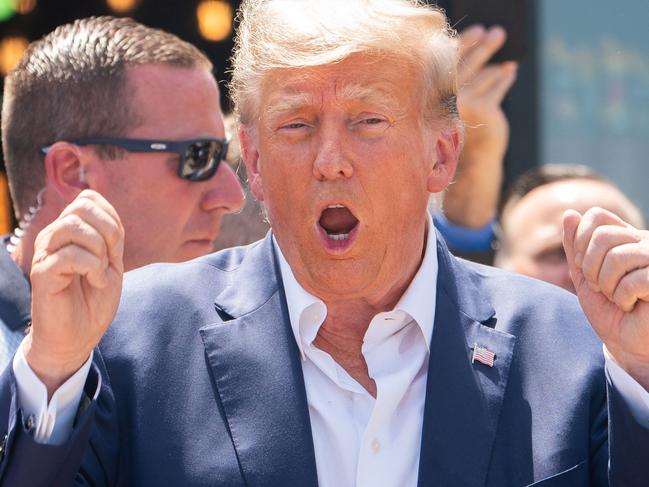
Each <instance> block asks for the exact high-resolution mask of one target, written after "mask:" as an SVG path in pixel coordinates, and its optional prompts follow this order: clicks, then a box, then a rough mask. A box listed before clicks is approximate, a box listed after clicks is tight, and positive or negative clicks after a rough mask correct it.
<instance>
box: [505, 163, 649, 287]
mask: <svg viewBox="0 0 649 487" xmlns="http://www.w3.org/2000/svg"><path fill="white" fill-rule="evenodd" d="M595 206H597V207H600V208H604V209H606V210H608V211H610V212H611V213H613V214H615V215H617V216H619V217H620V218H621V219H622V220H624V221H626V222H628V223H630V224H631V225H633V226H634V227H636V228H640V229H642V228H645V221H644V218H643V216H642V213H641V212H640V210H639V209H638V207H637V206H636V205H634V204H633V203H632V202H631V201H630V200H629V198H627V197H626V196H625V195H624V194H623V193H622V191H620V189H619V188H618V187H616V186H615V185H614V184H613V183H612V182H611V181H608V180H607V179H605V178H604V177H602V176H600V175H599V174H597V173H596V172H595V171H593V170H592V169H590V168H589V167H587V166H582V165H572V164H546V165H543V166H539V167H536V168H532V169H530V170H529V171H527V172H525V173H524V174H522V175H521V176H520V177H519V178H518V179H517V180H516V181H515V182H514V183H513V185H512V187H511V189H510V190H509V193H508V195H507V196H506V197H505V199H504V203H503V209H502V212H501V214H500V217H499V221H500V232H499V235H498V249H497V251H496V260H495V264H496V265H497V266H499V267H503V268H505V269H509V270H512V271H515V272H519V273H521V274H525V275H527V276H530V277H535V278H537V279H541V280H542V281H546V282H549V283H551V284H556V285H557V286H560V287H562V288H564V289H567V290H568V291H570V292H573V293H574V292H575V287H574V284H573V281H572V279H571V278H570V272H569V266H568V262H567V261H566V254H565V251H564V249H563V245H562V233H563V225H562V218H563V214H564V212H565V211H566V210H576V211H578V212H579V213H582V214H583V213H586V211H588V210H589V209H590V208H592V207H595Z"/></svg>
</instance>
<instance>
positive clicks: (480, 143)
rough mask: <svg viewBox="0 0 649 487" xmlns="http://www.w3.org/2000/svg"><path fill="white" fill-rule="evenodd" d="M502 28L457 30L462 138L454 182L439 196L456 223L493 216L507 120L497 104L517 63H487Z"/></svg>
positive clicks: (482, 221)
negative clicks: (444, 193)
mask: <svg viewBox="0 0 649 487" xmlns="http://www.w3.org/2000/svg"><path fill="white" fill-rule="evenodd" d="M506 37H507V35H506V33H505V31H504V30H503V29H502V27H498V26H495V27H491V28H489V29H485V28H484V27H482V26H480V25H474V26H471V27H469V28H467V29H465V30H464V31H462V33H461V34H460V37H459V40H460V53H459V54H460V59H459V63H458V87H459V89H458V96H457V99H458V109H459V112H460V118H461V119H462V120H463V121H464V124H465V141H464V148H463V150H462V154H461V156H460V162H459V165H458V170H457V175H456V181H455V184H452V185H451V186H449V188H448V190H447V193H446V196H445V198H444V213H445V214H446V217H447V218H448V219H449V220H451V221H452V222H453V223H455V224H459V225H464V226H467V227H481V226H484V225H485V224H487V223H488V222H489V221H490V220H491V219H492V218H493V216H494V215H495V213H496V208H497V205H498V197H499V194H500V186H501V183H502V173H503V161H504V157H505V152H506V150H507V145H508V143H509V123H508V121H507V117H506V116H505V112H504V111H503V109H502V107H501V103H502V101H503V98H504V97H505V95H506V94H507V92H508V91H509V89H510V88H511V86H512V84H513V83H514V81H515V80H516V72H517V64H516V63H515V62H504V63H498V64H494V63H492V64H488V62H489V59H491V57H492V56H493V55H494V54H495V53H496V52H497V51H498V50H499V49H500V48H501V47H502V46H503V44H504V43H505V39H506Z"/></svg>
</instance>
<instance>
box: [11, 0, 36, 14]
mask: <svg viewBox="0 0 649 487" xmlns="http://www.w3.org/2000/svg"><path fill="white" fill-rule="evenodd" d="M14 2H15V4H16V10H17V11H18V13H19V14H22V15H25V14H28V13H29V12H31V11H32V10H34V8H35V7H36V0H14Z"/></svg>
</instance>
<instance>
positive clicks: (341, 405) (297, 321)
mask: <svg viewBox="0 0 649 487" xmlns="http://www.w3.org/2000/svg"><path fill="white" fill-rule="evenodd" d="M428 228H432V222H431V221H430V219H429V222H428ZM436 242H437V240H436V237H435V232H432V231H429V232H428V238H427V241H426V249H425V253H424V258H423V260H422V263H421V265H420V267H419V270H418V271H417V274H416V275H415V277H414V279H413V280H412V282H411V283H410V286H409V287H408V289H407V290H406V292H405V293H404V294H403V296H402V297H401V299H400V300H399V302H398V303H397V305H396V306H395V308H394V309H393V310H391V311H389V312H384V313H379V314H377V315H376V316H374V318H372V320H371V321H370V323H369V327H368V329H367V332H366V333H365V337H364V340H363V346H362V353H363V356H364V358H365V361H366V362H367V368H368V372H369V375H370V377H371V378H372V379H374V381H375V383H376V391H377V394H376V399H375V398H374V397H372V395H371V394H370V393H369V392H367V391H366V390H365V389H364V388H363V387H362V386H361V385H360V384H359V383H358V382H357V381H356V380H354V379H353V378H352V377H351V376H350V375H349V374H348V373H347V371H345V369H343V368H342V367H341V366H340V365H339V364H338V363H336V362H335V361H334V360H333V358H332V357H331V355H329V354H328V353H326V352H323V351H322V350H320V349H318V348H317V347H315V346H314V344H313V341H314V340H315V337H316V335H317V333H318V330H319V329H320V326H321V325H322V323H323V322H324V319H325V317H326V314H327V308H326V306H325V304H324V303H323V302H322V301H321V300H320V299H318V298H316V297H315V296H312V295H311V294H309V293H308V292H307V291H305V290H304V289H303V288H302V287H301V286H300V284H299V283H298V282H297V281H296V279H295V277H294V275H293V272H292V271H291V268H290V266H289V265H288V262H287V261H286V259H285V258H284V256H283V255H282V252H281V250H280V249H279V246H278V245H277V244H276V242H275V241H274V240H273V243H274V245H275V250H276V251H277V254H278V256H279V262H280V268H281V272H282V280H283V283H284V289H285V291H286V301H287V305H288V311H289V316H290V320H291V327H292V329H293V333H294V335H295V340H296V342H297V344H298V348H299V350H300V354H301V357H302V371H303V373H304V382H305V385H306V394H307V403H308V406H309V416H310V419H311V429H312V432H313V444H314V448H315V458H316V466H317V471H318V483H319V485H320V486H322V487H340V486H342V487H344V486H359V487H363V486H368V487H369V486H376V485H381V486H395V487H397V486H415V485H417V475H418V471H419V451H420V445H421V432H422V426H423V418H424V414H423V413H424V402H425V399H426V379H427V375H428V357H429V352H430V340H431V337H432V332H433V322H434V319H435V293H436V283H437V250H436Z"/></svg>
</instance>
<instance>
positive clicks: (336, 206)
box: [327, 205, 345, 208]
mask: <svg viewBox="0 0 649 487" xmlns="http://www.w3.org/2000/svg"><path fill="white" fill-rule="evenodd" d="M344 207H345V206H344V205H329V206H327V208H344Z"/></svg>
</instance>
